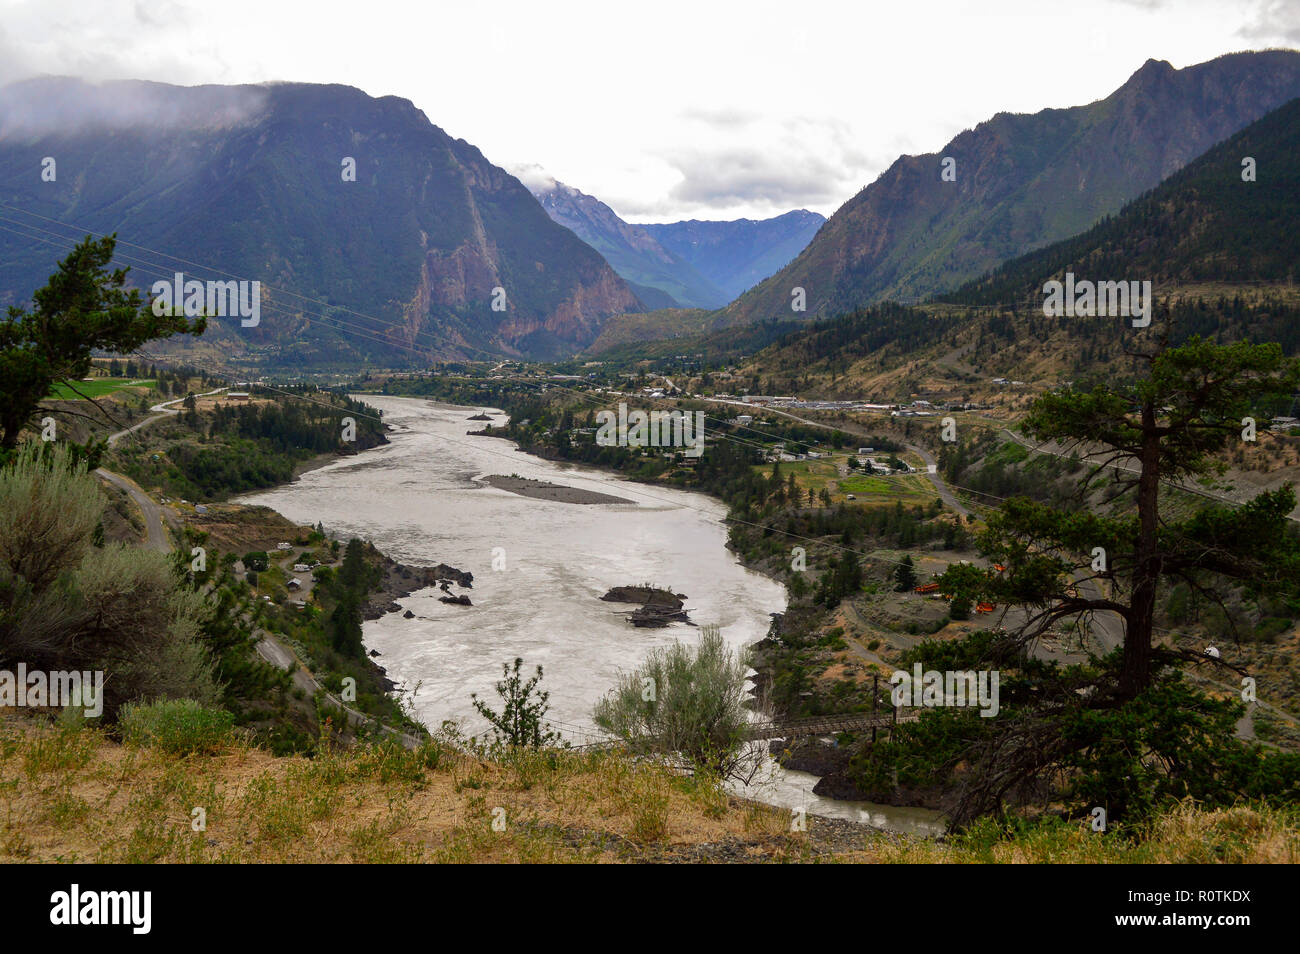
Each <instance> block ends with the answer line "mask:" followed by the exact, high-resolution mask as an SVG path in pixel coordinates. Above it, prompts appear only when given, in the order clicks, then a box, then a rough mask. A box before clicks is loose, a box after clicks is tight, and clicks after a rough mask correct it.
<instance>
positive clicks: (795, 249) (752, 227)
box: [642, 209, 826, 301]
mask: <svg viewBox="0 0 1300 954" xmlns="http://www.w3.org/2000/svg"><path fill="white" fill-rule="evenodd" d="M825 221H826V217H825V216H824V215H818V214H817V213H816V212H809V211H807V210H805V209H796V210H795V211H793V212H787V213H785V214H784V215H778V216H776V217H775V218H771V219H735V220H733V221H730V222H704V221H700V220H698V219H691V220H690V221H687V222H671V223H668V224H666V225H643V226H642V228H643V229H645V230H646V232H648V233H649V234H650V235H651V236H652V237H653V238H655V239H658V241H659V244H660V245H662V246H663V247H664V248H666V249H668V250H669V251H670V252H674V253H676V254H677V255H679V256H680V257H681V258H682V259H684V260H685V261H686V262H687V263H688V264H690V265H691V266H692V267H693V268H694V269H695V270H696V271H697V272H699V273H700V274H701V275H703V276H704V277H705V278H707V279H708V280H709V281H711V282H713V284H715V285H717V286H718V287H719V288H721V289H722V290H723V291H724V292H725V293H726V295H727V300H728V301H730V300H731V299H732V298H735V297H736V296H737V295H739V294H741V293H742V292H744V291H747V290H748V289H750V288H753V287H754V286H755V285H757V284H758V283H759V282H761V281H762V280H763V279H765V278H767V277H768V276H769V275H773V274H775V273H776V272H777V271H779V270H780V269H782V268H783V267H785V265H787V264H788V263H789V262H790V261H791V260H792V259H793V258H794V257H795V256H796V255H798V254H799V253H800V252H802V251H803V250H804V249H805V248H806V247H807V246H808V243H809V242H811V241H812V238H813V236H814V235H816V234H817V230H818V229H820V228H821V227H822V224H823V223H824V222H825Z"/></svg>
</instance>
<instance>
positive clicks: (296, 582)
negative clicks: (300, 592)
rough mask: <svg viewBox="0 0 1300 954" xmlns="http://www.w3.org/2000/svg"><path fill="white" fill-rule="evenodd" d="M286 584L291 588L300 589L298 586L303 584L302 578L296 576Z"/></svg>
mask: <svg viewBox="0 0 1300 954" xmlns="http://www.w3.org/2000/svg"><path fill="white" fill-rule="evenodd" d="M285 585H286V586H288V587H289V589H291V590H296V589H298V587H300V586H302V580H300V579H298V578H297V577H296V576H295V577H294V578H293V579H292V580H290V581H289V582H288V583H287V584H285Z"/></svg>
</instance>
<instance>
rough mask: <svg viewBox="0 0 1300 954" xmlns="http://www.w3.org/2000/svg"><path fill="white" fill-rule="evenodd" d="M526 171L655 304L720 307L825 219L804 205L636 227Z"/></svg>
mask: <svg viewBox="0 0 1300 954" xmlns="http://www.w3.org/2000/svg"><path fill="white" fill-rule="evenodd" d="M520 175H521V177H522V178H523V179H524V182H525V184H526V185H528V187H529V188H530V189H532V190H533V195H535V196H537V201H539V202H541V203H542V208H544V209H546V211H547V212H548V213H549V214H550V216H551V218H553V219H554V220H555V221H557V222H559V223H560V224H561V225H563V226H564V227H565V228H567V229H571V230H572V231H573V233H574V234H575V235H577V236H578V237H579V238H580V239H582V240H583V241H584V242H586V243H587V244H588V245H590V246H591V247H592V248H594V249H595V250H596V251H598V252H600V254H601V255H603V256H605V260H606V261H607V262H609V264H610V265H611V266H613V268H614V271H616V272H618V273H619V275H621V276H622V277H623V278H624V279H625V280H626V281H627V282H628V283H629V284H630V285H631V286H632V287H633V290H634V291H636V292H637V295H638V296H639V297H640V298H641V300H642V301H643V302H644V303H645V304H646V306H647V308H649V309H651V310H654V309H663V308H674V307H676V306H678V305H681V306H686V307H690V308H720V307H722V306H723V305H725V304H727V302H729V301H731V300H732V299H733V298H735V297H736V296H737V295H739V294H740V293H741V292H743V291H745V290H746V289H748V288H751V287H753V286H754V285H756V284H758V283H759V282H761V281H762V280H763V279H764V278H767V276H769V275H771V274H772V273H773V272H775V271H776V270H777V269H779V268H781V266H783V265H785V264H786V263H787V262H789V261H790V260H791V259H792V258H794V257H795V256H796V255H798V254H799V253H800V252H801V251H803V249H804V246H806V245H807V244H808V242H809V240H811V239H812V237H813V236H814V235H816V234H817V230H818V229H819V228H820V227H821V225H822V223H823V222H825V221H826V219H825V217H824V216H821V215H818V214H817V213H816V212H807V211H805V210H803V209H799V210H797V211H794V212H787V213H785V214H784V215H778V216H776V217H774V218H770V219H736V220H735V221H731V222H702V221H699V220H696V219H692V220H690V221H689V222H670V223H667V224H662V225H660V224H656V225H633V224H631V223H629V222H625V221H623V220H622V219H621V218H619V217H618V214H617V213H616V212H615V211H614V210H613V209H611V208H610V207H609V206H608V205H606V204H605V203H604V202H601V201H600V200H599V199H597V198H596V197H595V196H590V195H587V194H586V193H585V192H581V191H579V190H578V189H575V188H573V187H572V186H568V185H565V184H564V183H563V182H559V181H557V180H556V179H553V178H551V177H550V176H547V175H544V174H539V173H536V172H535V171H521V172H520ZM663 295H667V296H669V298H668V300H667V301H665V300H664V298H663V297H661V296H663Z"/></svg>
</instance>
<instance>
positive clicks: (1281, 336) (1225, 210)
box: [746, 99, 1300, 413]
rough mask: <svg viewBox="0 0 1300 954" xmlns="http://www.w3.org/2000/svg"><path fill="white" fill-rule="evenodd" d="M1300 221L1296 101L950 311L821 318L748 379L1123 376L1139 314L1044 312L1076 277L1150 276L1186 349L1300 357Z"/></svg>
mask: <svg viewBox="0 0 1300 954" xmlns="http://www.w3.org/2000/svg"><path fill="white" fill-rule="evenodd" d="M1243 156H1250V157H1252V158H1254V159H1255V160H1256V162H1257V169H1258V170H1259V171H1260V175H1259V176H1258V178H1257V180H1256V181H1254V182H1246V181H1243V180H1242V175H1241V173H1242V164H1241V160H1242V157H1243ZM1297 217H1300V99H1297V100H1293V101H1291V102H1289V103H1287V104H1286V105H1284V106H1282V107H1280V108H1279V109H1276V110H1274V111H1273V112H1271V113H1269V114H1268V115H1267V116H1265V117H1263V118H1262V119H1259V120H1257V121H1256V122H1254V123H1252V124H1251V125H1249V126H1248V127H1246V128H1245V129H1243V130H1241V131H1240V132H1238V133H1237V134H1235V135H1234V136H1232V137H1231V138H1230V139H1228V140H1227V141H1225V142H1224V143H1222V144H1220V145H1219V146H1216V147H1214V148H1213V149H1211V150H1210V151H1209V152H1207V153H1206V154H1204V155H1203V156H1201V157H1199V158H1197V159H1196V160H1194V161H1193V162H1191V163H1189V164H1188V165H1187V166H1186V167H1185V168H1184V169H1182V170H1181V171H1180V172H1178V173H1177V174H1176V175H1174V176H1172V177H1170V178H1169V179H1168V180H1167V181H1165V182H1163V183H1161V184H1160V185H1159V186H1157V187H1156V188H1154V189H1152V190H1151V191H1150V192H1149V193H1147V194H1146V195H1144V196H1142V197H1141V198H1139V199H1137V200H1136V201H1134V202H1132V203H1130V204H1129V205H1127V206H1125V207H1124V208H1123V209H1122V210H1121V211H1120V212H1119V214H1117V215H1116V216H1114V217H1112V218H1109V219H1107V220H1106V221H1104V222H1102V223H1100V224H1098V225H1096V226H1095V227H1093V228H1091V229H1089V230H1088V231H1086V232H1084V233H1083V234H1081V235H1079V236H1076V237H1075V238H1072V239H1067V240H1065V241H1063V242H1059V243H1056V244H1054V245H1051V246H1049V247H1047V248H1045V249H1041V250H1039V251H1037V252H1032V253H1030V254H1028V255H1026V256H1023V257H1021V258H1017V259H1014V260H1012V261H1010V262H1007V263H1005V264H1004V265H1002V266H1000V267H998V268H997V269H996V270H994V271H993V272H991V273H990V274H989V275H987V276H985V277H983V278H981V279H978V280H976V281H973V282H970V283H969V284H967V285H965V286H963V287H962V288H961V289H959V290H958V291H956V292H953V293H951V294H949V295H947V296H944V298H943V299H942V300H941V301H936V302H931V303H929V304H926V305H919V306H912V307H905V306H898V305H891V304H884V305H876V306H872V307H871V308H867V309H860V310H858V311H855V312H852V313H850V314H848V315H845V316H842V317H840V318H837V319H835V320H833V321H828V322H819V323H815V324H814V325H812V326H810V327H808V328H806V329H803V330H799V331H796V332H794V333H792V334H790V335H788V336H786V337H785V338H784V339H783V340H782V341H780V342H778V343H776V344H774V345H773V346H772V347H771V348H769V349H768V350H767V351H765V352H763V353H761V354H758V355H755V356H754V359H753V361H752V362H751V364H750V366H749V367H748V368H747V369H746V370H747V372H748V374H749V375H750V376H751V379H752V380H754V381H757V380H760V379H764V380H769V381H771V382H773V383H772V384H771V386H770V387H771V391H775V392H777V393H788V392H791V391H795V392H799V393H809V394H835V395H847V394H856V393H867V394H872V395H875V396H876V397H878V398H880V399H885V398H889V399H891V400H905V399H907V398H908V397H916V396H919V397H927V396H942V397H945V398H949V399H952V400H961V401H971V400H980V401H988V400H998V401H1001V400H1003V399H1004V398H1009V397H1010V394H1009V392H1008V389H1007V386H1006V385H1005V384H997V383H995V381H994V379H995V378H1009V379H1019V380H1022V381H1025V382H1028V383H1029V384H1032V385H1038V386H1047V385H1051V384H1055V383H1059V382H1061V381H1064V380H1069V379H1075V378H1080V377H1086V376H1098V375H1106V374H1110V373H1114V372H1115V371H1116V370H1117V369H1121V368H1126V367H1127V361H1128V359H1127V356H1126V350H1127V349H1128V348H1129V347H1130V346H1131V344H1132V342H1133V341H1134V340H1137V339H1136V338H1135V336H1136V335H1138V334H1139V332H1138V331H1137V330H1135V329H1133V328H1131V327H1130V326H1129V321H1128V319H1125V318H1101V317H1098V318H1073V319H1061V318H1048V317H1045V316H1044V315H1043V312H1042V305H1043V299H1044V294H1043V284H1044V283H1045V282H1046V281H1048V280H1050V279H1053V278H1057V279H1059V278H1060V277H1061V276H1062V275H1063V274H1064V273H1065V272H1066V271H1073V272H1074V273H1075V274H1076V276H1077V278H1079V279H1080V280H1082V279H1086V278H1091V279H1093V280H1098V281H1105V280H1113V281H1121V280H1124V281H1129V280H1144V279H1149V280H1152V282H1153V294H1154V297H1155V298H1156V300H1157V302H1160V301H1165V302H1166V303H1167V305H1168V309H1169V310H1168V328H1169V332H1170V337H1171V340H1172V341H1174V342H1175V343H1177V342H1179V341H1182V340H1185V339H1186V338H1187V337H1189V336H1190V335H1193V334H1198V335H1201V336H1202V337H1209V338H1214V339H1217V340H1224V341H1230V340H1237V339H1242V338H1248V339H1250V340H1252V341H1276V342H1279V343H1280V344H1281V345H1282V348H1283V351H1284V352H1285V353H1287V354H1297V353H1300V290H1297V289H1296V287H1295V285H1294V279H1295V276H1296V274H1297V272H1298V271H1300V242H1298V241H1297V239H1296V237H1295V232H1294V223H1295V222H1296V220H1297ZM1162 322H1163V319H1161V320H1160V321H1159V322H1157V326H1159V325H1160V324H1161V323H1162ZM768 393H771V392H768ZM1280 413H1286V412H1285V410H1283V411H1281V412H1280Z"/></svg>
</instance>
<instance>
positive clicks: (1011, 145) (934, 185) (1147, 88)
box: [717, 50, 1300, 326]
mask: <svg viewBox="0 0 1300 954" xmlns="http://www.w3.org/2000/svg"><path fill="white" fill-rule="evenodd" d="M1296 96H1300V53H1297V52H1295V51H1289V50H1269V51H1265V52H1257V53H1234V54H1230V55H1227V56H1222V57H1219V58H1218V59H1215V60H1212V61H1210V62H1208V63H1201V64H1199V65H1196V66H1190V67H1187V68H1186V69H1182V70H1176V69H1174V68H1173V67H1172V66H1170V65H1169V64H1168V63H1165V62H1160V61H1156V60H1148V61H1147V63H1146V64H1145V65H1143V66H1142V68H1141V69H1139V70H1138V71H1137V72H1136V73H1134V74H1133V76H1132V77H1130V78H1129V80H1128V81H1127V82H1126V83H1125V84H1124V85H1123V86H1121V87H1120V88H1119V89H1118V90H1116V91H1115V92H1114V93H1112V94H1111V95H1110V96H1108V97H1106V98H1105V99H1102V100H1098V101H1097V102H1095V103H1090V104H1088V105H1086V106H1076V107H1073V108H1070V109H1047V110H1043V111H1042V112H1038V113H1034V114H1032V115H1023V114H1021V115H1017V114H1011V113H1000V114H998V115H997V116H994V117H993V118H992V119H990V120H988V121H987V122H984V123H981V124H980V125H978V126H977V127H976V128H975V129H973V130H967V131H966V132H963V133H961V134H960V135H958V136H957V137H956V138H954V139H953V140H952V141H951V142H950V143H948V145H947V146H945V147H944V148H943V149H942V150H941V151H940V152H938V153H931V154H927V155H922V156H903V157H901V158H900V159H898V160H897V161H896V162H895V163H894V164H893V165H892V166H890V168H889V169H888V170H887V171H885V172H884V173H883V174H882V175H881V176H880V177H879V178H878V179H877V180H876V181H875V182H873V183H872V184H871V185H869V186H867V187H866V188H864V189H863V190H862V191H860V192H859V193H858V194H857V195H856V196H854V197H853V198H852V199H850V200H849V201H848V202H846V203H845V204H844V205H843V206H842V207H841V208H840V209H839V210H838V211H837V212H836V213H835V214H834V215H833V216H831V218H830V219H829V220H828V221H827V223H826V225H825V226H823V227H822V229H821V230H820V231H819V232H818V233H817V236H816V237H815V238H814V239H813V241H812V242H811V243H810V244H809V245H808V247H807V248H806V249H804V251H803V252H802V253H801V254H800V255H799V256H798V258H796V259H795V260H794V261H793V262H791V263H790V264H789V265H788V266H786V267H785V268H783V269H782V270H781V271H779V272H778V273H776V274H775V275H774V276H772V277H771V278H769V279H768V280H767V281H765V282H763V283H762V284H761V285H759V286H758V287H756V288H754V289H751V290H750V291H749V292H747V293H746V294H745V295H743V296H741V297H740V298H739V299H738V300H737V301H735V302H732V303H731V305H729V306H728V307H727V308H726V309H724V310H723V311H722V312H721V313H720V314H719V316H718V318H717V323H718V324H719V326H727V325H734V324H740V323H745V322H751V321H755V320H760V319H765V318H788V317H789V316H790V315H791V291H792V289H793V288H795V287H796V286H798V287H802V288H804V289H805V292H806V295H807V311H806V312H805V313H804V314H803V316H802V317H805V318H812V317H816V316H827V315H833V314H836V313H839V312H842V311H847V310H849V309H851V308H854V307H856V306H859V305H863V304H867V303H870V302H874V301H880V300H883V299H887V298H894V299H897V300H904V301H906V300H914V299H918V298H926V297H929V296H931V295H935V294H939V293H942V292H947V291H951V290H953V289H955V288H957V287H958V286H960V285H961V284H962V283H964V282H966V281H969V280H970V279H973V278H976V277H978V276H979V275H981V274H982V273H984V272H986V271H988V270H989V269H990V268H992V267H994V266H995V265H997V264H998V263H999V262H1002V261H1005V260H1007V259H1009V258H1013V257H1015V256H1017V255H1021V254H1024V253H1026V252H1029V251H1032V250H1034V249H1036V248H1040V247H1042V246H1043V245H1046V244H1048V243H1051V242H1055V241H1058V240H1060V239H1063V238H1066V237H1067V236H1070V235H1074V234H1076V233H1078V232H1080V231H1082V230H1083V229H1086V228H1088V227H1089V226H1091V225H1092V224H1093V223H1095V222H1097V221H1098V220H1099V219H1101V218H1102V217H1103V216H1105V215H1108V214H1113V213H1115V212H1116V211H1118V210H1119V208H1120V207H1121V206H1122V205H1123V204H1124V203H1125V202H1126V201H1128V200H1130V199H1133V198H1135V197H1136V196H1139V195H1141V194H1142V193H1143V192H1145V191H1146V190H1148V189H1150V188H1151V187H1152V186H1154V185H1156V184H1157V183H1158V182H1160V181H1161V180H1162V179H1164V178H1166V177H1167V176H1169V175H1171V174H1172V173H1174V172H1176V171H1177V170H1178V169H1180V168H1181V167H1182V166H1184V165H1186V164H1187V163H1188V162H1189V161H1190V160H1191V159H1193V158H1195V157H1196V156H1198V155H1200V154H1201V153H1203V152H1205V151H1206V150H1207V149H1209V148H1210V147H1211V146H1213V145H1214V144H1215V143H1217V142H1220V141H1222V140H1223V139H1225V138H1227V137H1228V136H1230V135H1232V134H1233V133H1234V132H1236V131H1237V130H1239V129H1241V128H1242V127H1243V126H1245V125H1247V124H1248V123H1250V122H1252V121H1254V120H1256V119H1258V118H1259V117H1261V116H1262V115H1264V114H1265V113H1267V112H1269V111H1270V110H1272V109H1275V108H1276V107H1278V106H1280V105H1281V104H1283V103H1285V102H1287V101H1288V100H1290V99H1293V98H1295V97H1296ZM944 158H951V159H954V160H955V170H954V171H955V181H942V180H941V177H940V176H941V171H942V168H943V166H942V160H943V159H944Z"/></svg>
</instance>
